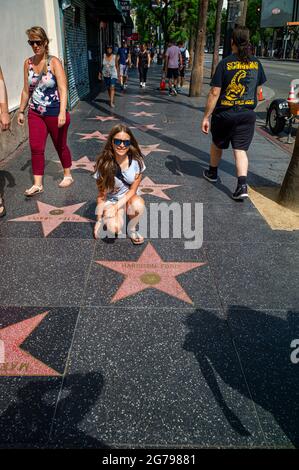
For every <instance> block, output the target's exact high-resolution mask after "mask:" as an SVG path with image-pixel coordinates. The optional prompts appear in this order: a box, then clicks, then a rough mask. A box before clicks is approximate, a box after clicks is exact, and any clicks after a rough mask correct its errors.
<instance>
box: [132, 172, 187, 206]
mask: <svg viewBox="0 0 299 470" xmlns="http://www.w3.org/2000/svg"><path fill="white" fill-rule="evenodd" d="M178 186H181V185H180V184H156V183H154V182H153V180H151V179H150V178H149V177H148V176H146V177H145V178H143V180H142V181H141V183H140V185H139V189H140V191H141V193H142V195H146V194H151V196H157V197H160V198H161V199H167V200H170V197H168V196H167V194H165V193H164V191H165V190H166V189H171V188H177V187H178Z"/></svg>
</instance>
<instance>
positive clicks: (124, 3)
mask: <svg viewBox="0 0 299 470" xmlns="http://www.w3.org/2000/svg"><path fill="white" fill-rule="evenodd" d="M120 4H121V8H122V12H123V15H124V16H129V15H130V9H131V7H130V0H120Z"/></svg>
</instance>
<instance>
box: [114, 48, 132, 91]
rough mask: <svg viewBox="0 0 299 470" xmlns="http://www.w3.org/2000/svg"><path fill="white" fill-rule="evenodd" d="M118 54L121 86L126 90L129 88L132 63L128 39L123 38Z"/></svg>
mask: <svg viewBox="0 0 299 470" xmlns="http://www.w3.org/2000/svg"><path fill="white" fill-rule="evenodd" d="M117 55H118V56H119V59H118V65H119V76H120V86H121V88H122V89H123V90H124V89H126V88H127V86H128V85H127V83H128V74H129V67H130V65H131V54H130V50H129V48H128V46H127V43H126V41H125V40H124V39H123V41H122V47H120V48H119V49H118V52H117Z"/></svg>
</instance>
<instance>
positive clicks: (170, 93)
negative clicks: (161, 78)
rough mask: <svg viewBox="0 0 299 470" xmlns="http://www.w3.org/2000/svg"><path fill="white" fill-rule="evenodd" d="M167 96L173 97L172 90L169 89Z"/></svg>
mask: <svg viewBox="0 0 299 470" xmlns="http://www.w3.org/2000/svg"><path fill="white" fill-rule="evenodd" d="M168 94H169V96H173V95H174V92H173V90H172V89H171V88H170V90H169V91H168Z"/></svg>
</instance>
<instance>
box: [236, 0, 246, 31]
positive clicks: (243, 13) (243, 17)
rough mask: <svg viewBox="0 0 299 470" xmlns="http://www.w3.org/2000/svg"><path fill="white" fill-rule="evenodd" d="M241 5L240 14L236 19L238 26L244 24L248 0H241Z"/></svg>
mask: <svg viewBox="0 0 299 470" xmlns="http://www.w3.org/2000/svg"><path fill="white" fill-rule="evenodd" d="M242 3H243V7H242V11H241V16H240V18H239V19H238V24H239V25H240V26H245V24H246V15H247V8H248V0H242Z"/></svg>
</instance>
